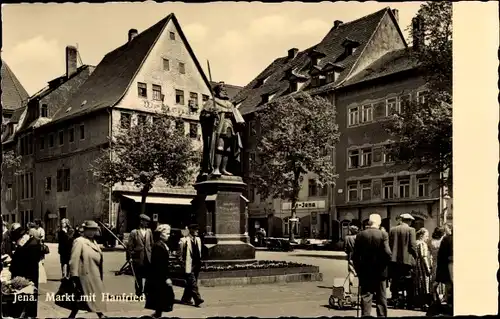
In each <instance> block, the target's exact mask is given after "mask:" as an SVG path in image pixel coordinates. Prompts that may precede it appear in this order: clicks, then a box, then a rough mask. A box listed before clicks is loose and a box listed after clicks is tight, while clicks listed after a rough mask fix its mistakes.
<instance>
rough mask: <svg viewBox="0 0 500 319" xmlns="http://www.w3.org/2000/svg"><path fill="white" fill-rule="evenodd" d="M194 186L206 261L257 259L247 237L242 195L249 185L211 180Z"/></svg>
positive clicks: (233, 179) (229, 179)
mask: <svg viewBox="0 0 500 319" xmlns="http://www.w3.org/2000/svg"><path fill="white" fill-rule="evenodd" d="M194 187H195V189H196V191H197V195H196V197H195V199H194V200H193V208H194V210H195V212H196V216H197V222H198V224H199V226H200V235H202V236H203V243H204V246H205V247H204V252H203V254H204V260H206V261H208V262H210V261H213V262H220V261H236V260H251V259H255V248H254V247H253V246H252V245H251V244H250V239H249V237H248V235H247V228H248V213H247V209H246V205H247V203H246V199H245V198H244V197H243V196H242V193H243V191H244V190H245V189H246V184H245V183H243V181H242V179H241V177H237V176H221V177H219V178H209V179H207V180H205V181H200V182H198V183H196V184H195V185H194Z"/></svg>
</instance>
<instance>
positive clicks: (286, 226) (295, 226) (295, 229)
mask: <svg viewBox="0 0 500 319" xmlns="http://www.w3.org/2000/svg"><path fill="white" fill-rule="evenodd" d="M292 227H293V233H294V234H295V235H297V236H298V235H299V229H300V221H296V222H294V223H291V222H290V221H289V217H287V218H284V219H283V235H285V236H288V234H290V228H292Z"/></svg>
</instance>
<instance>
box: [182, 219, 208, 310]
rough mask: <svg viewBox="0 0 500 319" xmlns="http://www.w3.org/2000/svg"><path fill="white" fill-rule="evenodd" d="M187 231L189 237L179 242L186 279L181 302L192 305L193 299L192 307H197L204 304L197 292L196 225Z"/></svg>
mask: <svg viewBox="0 0 500 319" xmlns="http://www.w3.org/2000/svg"><path fill="white" fill-rule="evenodd" d="M188 229H189V235H187V236H186V237H183V238H181V240H180V242H179V247H180V254H179V255H180V260H181V263H182V265H183V266H184V272H185V278H186V286H185V288H184V294H183V295H182V298H181V302H182V303H183V304H188V305H192V301H191V299H193V300H194V305H195V306H196V307H199V306H200V305H201V304H202V303H203V302H204V300H203V299H202V298H201V296H200V293H199V291H198V275H199V274H200V270H201V239H200V237H198V225H196V224H192V225H189V227H188Z"/></svg>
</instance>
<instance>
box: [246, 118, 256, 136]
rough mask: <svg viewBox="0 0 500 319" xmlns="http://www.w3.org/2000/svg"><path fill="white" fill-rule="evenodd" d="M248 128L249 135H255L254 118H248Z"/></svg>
mask: <svg viewBox="0 0 500 319" xmlns="http://www.w3.org/2000/svg"><path fill="white" fill-rule="evenodd" d="M248 130H249V134H250V136H255V134H256V133H257V131H256V129H255V120H250V121H249V122H248Z"/></svg>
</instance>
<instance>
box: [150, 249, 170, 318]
mask: <svg viewBox="0 0 500 319" xmlns="http://www.w3.org/2000/svg"><path fill="white" fill-rule="evenodd" d="M169 273H170V272H169V251H168V247H167V245H166V244H165V243H163V242H162V241H161V240H158V241H156V243H155V244H154V245H153V249H152V252H151V265H150V268H149V272H148V277H147V278H146V285H145V287H144V291H145V294H146V305H145V308H146V309H152V310H158V311H163V312H169V311H172V308H173V304H174V294H173V288H172V286H169V285H168V284H167V279H169V278H170V274H169Z"/></svg>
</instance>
